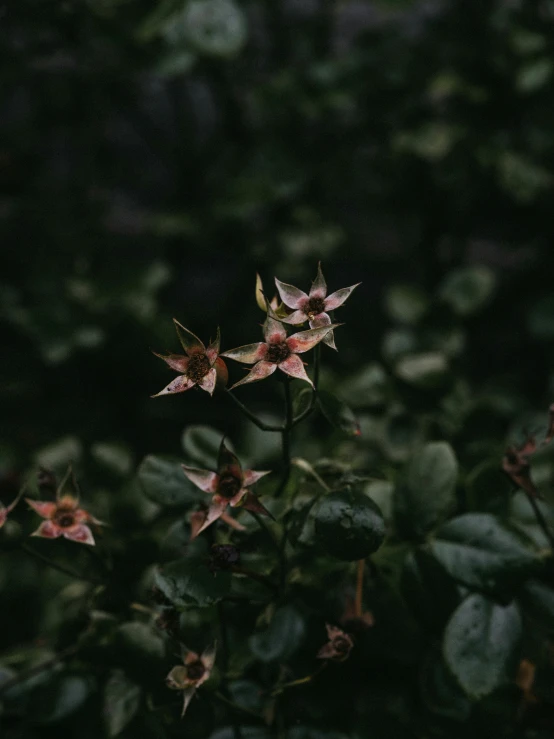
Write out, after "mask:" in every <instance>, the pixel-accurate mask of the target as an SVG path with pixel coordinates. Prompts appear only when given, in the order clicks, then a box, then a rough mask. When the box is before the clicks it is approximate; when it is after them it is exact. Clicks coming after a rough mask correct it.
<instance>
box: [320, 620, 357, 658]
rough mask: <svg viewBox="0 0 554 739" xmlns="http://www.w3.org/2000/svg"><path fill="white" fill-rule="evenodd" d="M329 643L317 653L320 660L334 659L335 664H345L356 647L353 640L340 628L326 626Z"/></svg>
mask: <svg viewBox="0 0 554 739" xmlns="http://www.w3.org/2000/svg"><path fill="white" fill-rule="evenodd" d="M325 628H326V629H327V636H328V637H329V641H328V642H327V644H324V645H323V646H322V647H321V649H320V650H319V652H318V653H317V657H318V659H332V660H333V661H334V662H344V660H345V659H347V658H348V655H349V654H350V650H351V649H352V647H353V646H354V642H353V641H352V638H351V637H350V636H348V634H346V633H345V632H344V631H342V629H339V628H338V626H331V624H325Z"/></svg>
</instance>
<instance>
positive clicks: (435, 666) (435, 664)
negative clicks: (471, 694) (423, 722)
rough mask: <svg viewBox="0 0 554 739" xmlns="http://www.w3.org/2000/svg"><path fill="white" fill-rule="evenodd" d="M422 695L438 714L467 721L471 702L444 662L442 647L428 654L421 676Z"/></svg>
mask: <svg viewBox="0 0 554 739" xmlns="http://www.w3.org/2000/svg"><path fill="white" fill-rule="evenodd" d="M420 687H421V695H422V698H423V701H424V703H425V706H426V707H427V708H428V709H429V710H430V711H432V713H435V714H437V715H438V716H444V717H445V718H449V719H454V720H456V721H467V720H468V718H469V716H470V714H471V703H470V701H469V700H468V698H467V697H466V695H465V694H464V692H463V691H462V689H461V687H460V686H459V685H458V683H457V681H456V680H455V679H454V677H453V676H452V673H451V672H450V670H449V669H448V668H447V666H446V665H445V663H444V659H443V656H442V654H441V653H440V649H438V648H436V649H435V648H434V649H433V650H432V651H431V653H430V654H429V655H428V656H427V659H426V660H425V662H424V664H423V667H422V669H421V676H420Z"/></svg>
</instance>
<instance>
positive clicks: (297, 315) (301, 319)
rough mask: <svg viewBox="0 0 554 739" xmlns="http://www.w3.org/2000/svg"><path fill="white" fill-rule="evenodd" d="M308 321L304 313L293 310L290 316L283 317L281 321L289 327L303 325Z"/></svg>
mask: <svg viewBox="0 0 554 739" xmlns="http://www.w3.org/2000/svg"><path fill="white" fill-rule="evenodd" d="M307 319H308V316H307V315H306V313H304V311H303V310H295V311H294V313H291V314H290V316H285V317H284V318H282V319H281V321H282V322H283V323H288V324H289V325H291V326H300V324H301V323H305V322H306V321H307Z"/></svg>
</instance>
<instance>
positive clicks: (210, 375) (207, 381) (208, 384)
mask: <svg viewBox="0 0 554 739" xmlns="http://www.w3.org/2000/svg"><path fill="white" fill-rule="evenodd" d="M216 382H217V372H216V371H215V369H214V368H213V367H212V369H211V370H209V371H208V372H207V373H206V374H205V375H204V377H203V378H202V379H201V380H200V382H199V383H198V384H199V385H200V387H201V388H202V390H205V391H206V392H207V393H209V394H210V395H213V391H214V390H215V383H216Z"/></svg>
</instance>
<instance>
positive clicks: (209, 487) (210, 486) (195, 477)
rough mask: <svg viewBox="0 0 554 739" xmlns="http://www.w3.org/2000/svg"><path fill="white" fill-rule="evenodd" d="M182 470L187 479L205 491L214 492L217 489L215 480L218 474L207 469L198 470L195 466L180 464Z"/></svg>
mask: <svg viewBox="0 0 554 739" xmlns="http://www.w3.org/2000/svg"><path fill="white" fill-rule="evenodd" d="M181 467H182V468H183V472H184V473H185V475H186V476H187V477H188V479H189V480H190V481H191V482H192V483H193V484H194V485H196V487H197V488H200V490H203V491H204V492H205V493H215V491H216V490H217V481H218V479H219V475H217V474H216V473H215V472H210V471H209V470H199V469H196V467H187V466H186V465H184V464H182V465H181Z"/></svg>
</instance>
